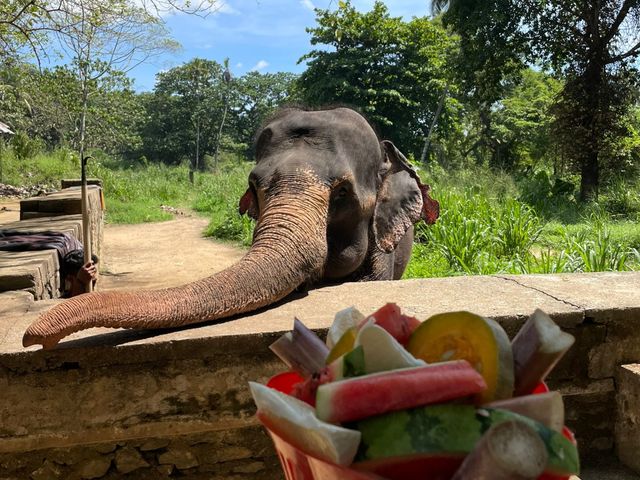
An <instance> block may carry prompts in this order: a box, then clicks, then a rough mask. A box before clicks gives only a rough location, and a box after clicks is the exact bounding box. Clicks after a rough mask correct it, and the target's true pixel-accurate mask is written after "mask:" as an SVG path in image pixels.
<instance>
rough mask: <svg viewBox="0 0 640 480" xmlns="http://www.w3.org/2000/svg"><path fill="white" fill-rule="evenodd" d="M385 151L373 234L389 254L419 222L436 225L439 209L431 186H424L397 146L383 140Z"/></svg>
mask: <svg viewBox="0 0 640 480" xmlns="http://www.w3.org/2000/svg"><path fill="white" fill-rule="evenodd" d="M382 147H383V150H384V155H385V156H386V158H385V161H384V162H383V166H384V169H385V170H386V173H384V174H383V181H382V185H381V187H380V190H379V192H378V199H377V201H376V207H375V212H374V217H373V233H374V235H375V239H376V243H377V245H378V248H380V249H381V250H383V251H384V252H387V253H389V252H392V251H393V250H394V249H395V248H396V246H397V245H398V242H399V241H400V240H401V239H402V237H404V235H405V234H406V233H407V230H408V229H409V227H411V225H413V224H415V223H417V222H418V220H420V219H423V220H425V221H426V222H427V223H429V224H432V223H435V221H436V219H437V218H438V215H439V205H438V202H437V201H435V200H433V199H432V198H431V197H430V196H429V186H428V185H423V184H422V182H421V181H420V177H418V174H417V173H416V171H415V170H414V169H413V168H412V167H411V165H410V164H409V162H408V161H407V159H406V158H405V156H404V155H403V154H402V153H401V152H400V151H399V150H398V149H397V148H396V146H395V145H394V144H393V143H392V142H390V141H388V140H383V141H382Z"/></svg>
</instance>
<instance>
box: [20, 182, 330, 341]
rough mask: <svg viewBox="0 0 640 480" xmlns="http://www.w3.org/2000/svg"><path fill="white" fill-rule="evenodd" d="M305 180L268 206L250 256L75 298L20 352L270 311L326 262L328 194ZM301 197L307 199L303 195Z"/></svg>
mask: <svg viewBox="0 0 640 480" xmlns="http://www.w3.org/2000/svg"><path fill="white" fill-rule="evenodd" d="M312 182H313V180H312V179H308V180H307V182H306V183H305V185H304V186H302V185H301V186H300V188H295V191H290V190H291V189H290V188H288V187H286V186H283V187H282V190H285V191H286V190H289V192H282V193H276V194H274V195H272V196H271V197H270V199H269V200H267V201H266V205H265V208H264V211H263V212H262V214H261V216H260V219H259V220H258V224H257V225H256V230H255V234H254V243H253V245H252V247H251V249H250V250H249V252H248V253H247V254H246V255H245V257H243V258H242V259H241V260H240V261H239V262H238V263H237V264H235V265H233V266H232V267H230V268H228V269H226V270H223V271H222V272H219V273H217V274H215V275H213V276H211V277H208V278H205V279H203V280H199V281H197V282H194V283H191V284H188V285H185V286H182V287H177V288H169V289H163V290H155V291H148V292H144V291H143V292H106V293H100V292H98V293H92V294H88V295H80V296H78V297H74V298H72V299H70V300H68V301H66V302H64V303H63V304H61V305H58V306H56V307H54V308H53V309H51V310H50V311H48V312H46V313H45V314H44V315H43V316H42V317H41V318H39V319H38V320H37V321H36V322H34V323H33V324H32V325H31V326H30V327H29V328H28V329H27V331H26V333H25V335H24V338H23V345H24V346H29V345H33V344H36V343H40V344H42V345H43V346H44V347H45V348H49V347H52V346H54V345H55V344H56V343H58V341H59V340H60V339H62V338H63V337H65V336H67V335H69V334H71V333H73V332H76V331H78V330H82V329H86V328H90V327H111V328H136V329H144V328H169V327H178V326H183V325H190V324H195V323H201V322H206V321H211V320H216V319H219V318H225V317H229V316H232V315H235V314H239V313H244V312H248V311H252V310H255V309H258V308H261V307H264V306H266V305H270V304H272V303H274V302H276V301H278V300H280V299H282V298H284V297H285V296H286V295H288V294H289V293H291V292H292V291H293V290H294V289H295V288H296V287H298V286H299V285H301V284H302V283H304V282H306V281H309V280H311V281H313V280H315V279H316V278H317V276H319V275H321V273H322V269H323V266H324V262H325V259H326V255H327V241H326V222H327V220H326V218H327V210H328V198H329V190H328V188H327V187H323V186H320V185H317V182H316V183H312ZM302 192H304V193H302Z"/></svg>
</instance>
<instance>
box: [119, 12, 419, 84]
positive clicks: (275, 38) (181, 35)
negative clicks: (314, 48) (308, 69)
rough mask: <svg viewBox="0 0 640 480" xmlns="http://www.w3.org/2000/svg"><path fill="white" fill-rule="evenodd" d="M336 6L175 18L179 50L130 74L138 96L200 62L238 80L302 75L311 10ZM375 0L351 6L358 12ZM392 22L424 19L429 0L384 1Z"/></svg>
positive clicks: (172, 26) (172, 21) (169, 22)
mask: <svg viewBox="0 0 640 480" xmlns="http://www.w3.org/2000/svg"><path fill="white" fill-rule="evenodd" d="M337 3H338V0H225V1H224V3H223V4H222V6H221V8H219V10H218V11H217V12H216V13H214V14H211V15H209V16H208V17H206V18H200V17H196V16H193V15H185V14H176V15H171V16H169V17H168V18H167V19H166V20H167V25H168V27H169V29H170V30H171V34H172V35H173V37H174V39H176V40H177V41H178V42H180V43H181V44H182V50H181V51H180V52H179V53H177V54H175V53H174V54H167V55H165V56H162V57H158V58H155V59H153V60H151V61H150V62H148V63H146V64H144V65H141V66H139V67H137V68H135V69H134V70H132V71H131V72H130V73H129V75H130V76H131V77H132V78H134V79H135V88H136V90H138V91H144V90H151V89H153V85H154V79H155V74H156V73H157V72H158V71H161V70H165V69H169V68H171V67H174V66H177V65H180V64H181V63H184V62H187V61H189V60H190V59H192V58H195V57H200V58H206V59H210V60H216V61H218V62H220V63H222V61H223V60H224V58H225V57H229V59H230V62H229V64H230V67H231V71H232V73H233V74H234V75H236V76H240V75H243V74H245V73H246V72H248V71H250V70H258V71H260V72H296V73H299V72H301V71H302V70H304V65H297V64H296V62H297V61H298V59H299V58H300V57H301V56H302V55H303V54H305V53H307V52H308V51H309V50H310V49H311V43H310V42H309V38H310V36H309V34H308V33H307V32H306V31H305V28H306V27H312V26H314V25H315V14H314V12H313V8H314V7H316V8H322V9H326V8H328V7H329V8H331V9H335V8H336V6H337ZM373 3H374V0H352V4H353V5H354V6H355V7H356V8H357V9H358V10H360V11H367V10H369V9H371V6H372V5H373ZM385 3H386V4H387V7H388V8H389V11H390V13H391V15H392V16H401V17H405V18H406V19H410V18H411V17H412V16H424V15H427V14H428V13H429V7H428V5H429V1H428V0H387V1H386V2H385Z"/></svg>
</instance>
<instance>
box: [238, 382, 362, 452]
mask: <svg viewBox="0 0 640 480" xmlns="http://www.w3.org/2000/svg"><path fill="white" fill-rule="evenodd" d="M249 387H250V389H251V395H253V399H254V401H255V402H256V405H257V407H258V418H259V419H260V420H261V421H262V422H263V423H264V424H265V425H267V427H268V428H269V430H272V431H273V432H274V433H276V434H277V435H278V436H280V437H282V438H283V439H284V440H286V441H287V442H288V443H290V444H292V445H294V446H296V447H298V448H300V449H301V450H303V451H304V452H306V453H308V454H310V455H313V456H314V457H316V458H319V459H321V460H326V461H328V462H331V463H335V464H337V465H349V464H350V463H351V462H352V461H353V457H354V456H355V454H356V451H357V449H358V444H359V443H360V432H357V431H355V430H350V429H346V428H342V427H339V426H336V425H331V424H329V423H325V422H322V421H320V420H318V419H317V418H316V416H315V415H314V412H313V408H311V407H309V405H307V404H306V403H303V402H301V401H299V400H297V399H295V398H293V397H290V396H289V395H285V394H284V393H280V392H278V391H277V390H274V389H273V388H269V387H266V386H264V385H261V384H259V383H255V382H249Z"/></svg>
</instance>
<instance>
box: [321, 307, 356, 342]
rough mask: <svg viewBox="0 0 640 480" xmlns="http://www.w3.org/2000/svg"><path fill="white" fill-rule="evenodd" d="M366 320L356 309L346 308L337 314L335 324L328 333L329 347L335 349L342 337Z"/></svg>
mask: <svg viewBox="0 0 640 480" xmlns="http://www.w3.org/2000/svg"><path fill="white" fill-rule="evenodd" d="M363 320H364V315H363V314H362V313H360V311H359V310H358V309H357V308H355V307H349V308H345V309H344V310H340V311H339V312H338V313H336V316H335V317H334V319H333V323H332V324H331V326H330V327H329V331H328V332H327V341H326V343H327V347H329V349H331V348H333V347H334V345H335V344H336V343H338V340H340V337H342V335H343V334H344V332H346V331H347V330H349V329H350V328H352V327H357V326H358V325H360V323H361V322H362V321H363Z"/></svg>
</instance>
